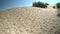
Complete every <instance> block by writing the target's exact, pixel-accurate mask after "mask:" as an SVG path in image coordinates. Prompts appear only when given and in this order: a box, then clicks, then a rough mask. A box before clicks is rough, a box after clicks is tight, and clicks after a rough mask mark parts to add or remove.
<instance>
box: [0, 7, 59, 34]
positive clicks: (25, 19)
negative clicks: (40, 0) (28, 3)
mask: <svg viewBox="0 0 60 34" xmlns="http://www.w3.org/2000/svg"><path fill="white" fill-rule="evenodd" d="M56 14H57V13H56V9H52V8H48V9H43V8H37V7H20V8H13V9H9V10H6V11H3V12H0V34H56V31H58V30H59V29H60V18H59V17H57V16H56ZM58 33H59V31H58Z"/></svg>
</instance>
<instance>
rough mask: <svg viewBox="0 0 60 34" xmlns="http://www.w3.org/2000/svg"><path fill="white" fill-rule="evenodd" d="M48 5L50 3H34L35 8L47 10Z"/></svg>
mask: <svg viewBox="0 0 60 34" xmlns="http://www.w3.org/2000/svg"><path fill="white" fill-rule="evenodd" d="M47 5H49V4H48V3H43V2H40V1H39V2H34V3H33V5H32V6H33V7H41V8H47Z"/></svg>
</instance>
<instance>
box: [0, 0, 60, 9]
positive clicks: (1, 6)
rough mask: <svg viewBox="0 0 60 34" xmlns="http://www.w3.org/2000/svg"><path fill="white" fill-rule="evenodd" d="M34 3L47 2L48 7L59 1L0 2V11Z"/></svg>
mask: <svg viewBox="0 0 60 34" xmlns="http://www.w3.org/2000/svg"><path fill="white" fill-rule="evenodd" d="M35 1H36V2H37V1H41V2H47V3H49V4H50V5H53V4H56V3H58V2H60V0H0V10H4V9H8V8H13V7H18V6H20V7H21V6H22V7H23V6H32V3H33V2H35Z"/></svg>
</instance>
